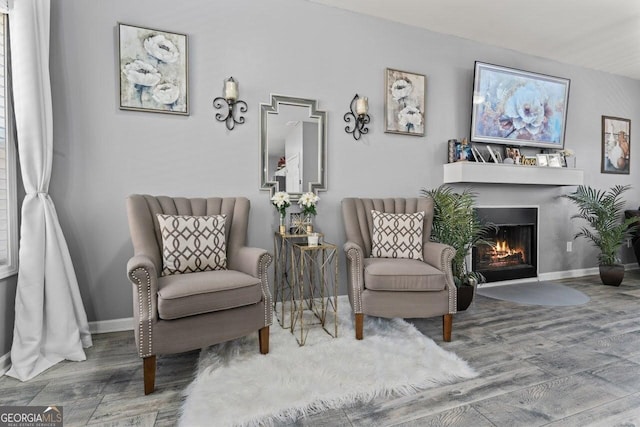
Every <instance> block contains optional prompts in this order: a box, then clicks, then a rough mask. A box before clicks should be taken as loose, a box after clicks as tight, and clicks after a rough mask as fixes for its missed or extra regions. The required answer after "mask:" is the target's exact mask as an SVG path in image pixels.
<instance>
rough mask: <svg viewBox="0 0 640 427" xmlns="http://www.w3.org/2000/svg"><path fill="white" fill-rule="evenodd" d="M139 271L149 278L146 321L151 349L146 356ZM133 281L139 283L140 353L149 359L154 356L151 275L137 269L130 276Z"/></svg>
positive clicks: (143, 269)
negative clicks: (137, 274)
mask: <svg viewBox="0 0 640 427" xmlns="http://www.w3.org/2000/svg"><path fill="white" fill-rule="evenodd" d="M138 271H144V274H145V275H146V276H147V289H146V291H147V320H146V321H145V322H146V323H147V329H148V332H149V334H148V336H147V340H148V343H149V348H148V352H147V353H146V354H145V352H144V341H145V335H144V325H143V322H142V319H143V318H144V313H143V311H142V306H143V301H142V300H143V297H142V283H141V282H140V279H138V276H136V273H137V272H138ZM130 276H131V279H132V280H135V281H136V282H138V310H139V312H138V315H139V319H140V322H139V324H138V328H139V331H138V332H139V336H140V339H139V348H138V353H139V354H140V357H149V356H152V355H153V345H152V341H151V275H150V274H149V272H148V271H147V269H146V268H142V267H140V268H136V269H135V270H133V271H132V272H131V274H130Z"/></svg>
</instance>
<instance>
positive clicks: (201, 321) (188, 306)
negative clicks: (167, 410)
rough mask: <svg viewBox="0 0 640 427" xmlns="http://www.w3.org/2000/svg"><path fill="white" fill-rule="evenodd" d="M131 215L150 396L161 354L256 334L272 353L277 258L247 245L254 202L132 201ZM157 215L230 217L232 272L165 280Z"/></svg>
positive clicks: (136, 307)
mask: <svg viewBox="0 0 640 427" xmlns="http://www.w3.org/2000/svg"><path fill="white" fill-rule="evenodd" d="M127 214H128V217H129V228H130V231H131V240H132V242H133V249H134V256H133V257H132V258H131V259H130V260H129V263H128V264H127V276H128V277H129V280H130V281H131V283H132V285H133V315H134V320H135V325H134V332H135V338H136V344H137V348H138V354H139V355H140V357H141V358H143V369H144V391H145V394H149V393H151V392H153V390H154V384H155V371H156V355H158V354H171V353H180V352H184V351H189V350H194V349H198V348H203V347H206V346H209V345H212V344H216V343H220V342H223V341H228V340H232V339H235V338H239V337H242V336H245V335H248V334H250V333H252V332H256V331H259V334H258V337H259V347H260V352H261V353H263V354H266V353H268V352H269V325H270V324H271V319H272V302H271V293H270V291H269V285H268V282H267V267H268V266H269V264H270V263H271V259H272V257H271V255H270V254H269V253H268V252H267V251H265V250H263V249H257V248H249V247H246V246H245V243H246V238H247V226H248V222H249V200H247V199H246V198H242V197H238V198H207V199H200V198H194V199H186V198H177V197H176V198H171V197H164V196H159V197H154V196H148V195H132V196H130V197H129V198H128V199H127ZM157 214H169V215H190V216H198V217H200V216H205V215H220V214H225V215H226V219H225V223H224V237H225V240H226V245H224V246H226V263H227V269H224V270H214V271H198V272H189V273H184V274H171V275H162V272H163V253H162V250H163V244H162V239H163V237H162V235H161V229H160V226H159V222H158V217H157ZM220 232H221V231H220Z"/></svg>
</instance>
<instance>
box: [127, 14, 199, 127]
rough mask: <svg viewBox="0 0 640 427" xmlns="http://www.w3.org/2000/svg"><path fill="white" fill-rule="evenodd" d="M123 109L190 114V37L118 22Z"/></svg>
mask: <svg viewBox="0 0 640 427" xmlns="http://www.w3.org/2000/svg"><path fill="white" fill-rule="evenodd" d="M118 40H119V44H118V52H119V59H120V61H119V62H120V67H119V68H120V73H119V74H120V109H121V110H133V111H147V112H152V113H167V114H181V115H185V116H187V115H189V99H188V91H189V83H188V77H189V76H188V72H187V62H188V58H187V36H186V35H185V34H180V33H173V32H168V31H161V30H155V29H151V28H145V27H138V26H134V25H127V24H118Z"/></svg>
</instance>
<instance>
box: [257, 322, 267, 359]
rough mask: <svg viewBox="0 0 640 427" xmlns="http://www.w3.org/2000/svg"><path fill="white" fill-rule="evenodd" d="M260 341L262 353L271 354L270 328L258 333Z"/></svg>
mask: <svg viewBox="0 0 640 427" xmlns="http://www.w3.org/2000/svg"><path fill="white" fill-rule="evenodd" d="M258 341H259V343H260V353H261V354H267V353H269V327H268V326H265V327H264V328H262V329H260V331H258Z"/></svg>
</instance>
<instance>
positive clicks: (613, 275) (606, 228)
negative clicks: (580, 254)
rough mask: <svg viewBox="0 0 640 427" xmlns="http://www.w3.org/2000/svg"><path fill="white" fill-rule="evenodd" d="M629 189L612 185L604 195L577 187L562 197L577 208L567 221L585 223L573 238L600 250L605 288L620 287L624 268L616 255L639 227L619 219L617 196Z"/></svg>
mask: <svg viewBox="0 0 640 427" xmlns="http://www.w3.org/2000/svg"><path fill="white" fill-rule="evenodd" d="M630 188H631V186H630V185H616V186H614V187H612V188H610V189H608V190H606V191H604V190H596V189H594V188H592V187H590V186H583V185H581V186H579V187H578V188H577V189H576V191H574V192H573V193H571V194H564V195H563V196H562V197H565V198H567V199H569V200H571V201H572V202H573V203H575V205H576V206H577V207H578V213H577V214H575V215H573V216H571V219H582V220H584V221H586V222H587V225H584V226H582V227H581V228H580V231H578V232H577V233H576V234H575V236H574V237H573V238H574V239H576V238H578V237H584V238H586V239H588V240H591V243H593V245H594V246H596V247H597V248H598V249H599V250H600V254H599V255H598V262H599V264H600V279H601V280H602V283H604V284H605V285H610V286H620V283H622V279H623V278H624V265H623V264H620V259H619V258H618V251H619V250H620V246H621V245H622V243H623V242H624V241H625V240H626V239H628V238H631V236H633V233H634V232H635V231H636V230H637V229H638V228H639V227H640V222H639V219H640V218H638V217H632V218H623V215H622V214H623V209H624V201H623V200H622V199H621V196H622V194H623V193H624V192H625V191H627V190H629V189H630Z"/></svg>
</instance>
